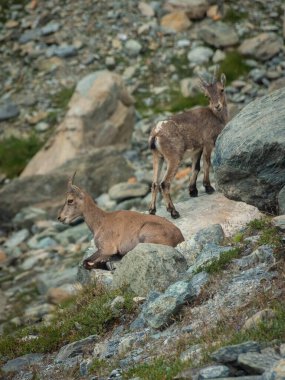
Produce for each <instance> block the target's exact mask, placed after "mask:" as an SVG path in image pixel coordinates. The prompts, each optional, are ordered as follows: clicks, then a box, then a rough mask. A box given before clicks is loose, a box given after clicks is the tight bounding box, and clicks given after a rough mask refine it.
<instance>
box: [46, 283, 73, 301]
mask: <svg viewBox="0 0 285 380" xmlns="http://www.w3.org/2000/svg"><path fill="white" fill-rule="evenodd" d="M70 288H71V287H70ZM70 290H71V289H70ZM70 290H69V291H67V290H66V286H63V287H58V288H49V290H48V291H47V295H46V297H47V301H48V302H49V303H52V304H54V305H58V304H61V303H62V302H64V301H66V300H68V299H69V298H70V297H71V296H72V293H74V290H73V291H70Z"/></svg>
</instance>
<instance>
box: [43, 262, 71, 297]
mask: <svg viewBox="0 0 285 380" xmlns="http://www.w3.org/2000/svg"><path fill="white" fill-rule="evenodd" d="M76 273H77V268H66V269H61V270H58V271H57V272H56V273H55V272H54V271H50V272H47V273H42V274H39V275H38V276H37V280H36V285H37V288H38V291H39V292H40V294H45V293H46V292H47V291H48V290H49V289H50V288H57V287H59V286H60V285H63V284H72V283H75V281H76Z"/></svg>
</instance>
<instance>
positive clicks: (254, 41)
mask: <svg viewBox="0 0 285 380" xmlns="http://www.w3.org/2000/svg"><path fill="white" fill-rule="evenodd" d="M282 47H283V42H282V39H281V38H280V37H279V36H278V35H277V34H275V33H261V34H259V35H257V36H256V37H252V38H248V39H245V40H244V41H243V42H242V44H241V45H240V47H239V48H238V51H239V52H240V53H241V54H242V55H245V56H248V57H253V58H255V59H258V60H260V61H267V60H268V59H270V58H272V57H274V56H275V55H276V54H278V53H279V51H280V50H281V49H282Z"/></svg>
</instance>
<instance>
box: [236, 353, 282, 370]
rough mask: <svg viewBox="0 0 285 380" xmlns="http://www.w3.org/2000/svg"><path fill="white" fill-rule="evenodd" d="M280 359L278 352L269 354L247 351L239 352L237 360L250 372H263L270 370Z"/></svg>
mask: <svg viewBox="0 0 285 380" xmlns="http://www.w3.org/2000/svg"><path fill="white" fill-rule="evenodd" d="M279 359H280V356H278V355H277V354H272V355H269V354H267V353H259V352H247V353H244V354H239V356H238V360H237V362H238V364H239V366H240V367H241V368H243V369H245V370H246V371H247V373H249V374H262V373H263V372H265V371H268V370H270V368H271V367H273V366H274V365H275V364H276V363H277V362H278V360H279Z"/></svg>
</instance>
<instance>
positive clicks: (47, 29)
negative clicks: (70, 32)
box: [41, 22, 61, 36]
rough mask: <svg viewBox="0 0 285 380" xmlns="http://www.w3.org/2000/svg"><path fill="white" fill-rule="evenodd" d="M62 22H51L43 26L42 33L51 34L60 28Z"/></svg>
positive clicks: (44, 34)
mask: <svg viewBox="0 0 285 380" xmlns="http://www.w3.org/2000/svg"><path fill="white" fill-rule="evenodd" d="M60 27H61V26H60V24H59V23H58V22H49V23H48V24H47V25H45V26H43V27H42V28H41V34H42V35H43V36H47V35H49V34H52V33H55V32H57V31H58V30H59V29H60Z"/></svg>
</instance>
